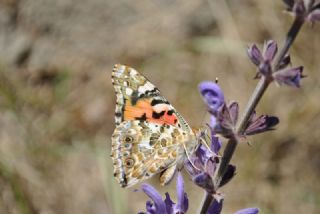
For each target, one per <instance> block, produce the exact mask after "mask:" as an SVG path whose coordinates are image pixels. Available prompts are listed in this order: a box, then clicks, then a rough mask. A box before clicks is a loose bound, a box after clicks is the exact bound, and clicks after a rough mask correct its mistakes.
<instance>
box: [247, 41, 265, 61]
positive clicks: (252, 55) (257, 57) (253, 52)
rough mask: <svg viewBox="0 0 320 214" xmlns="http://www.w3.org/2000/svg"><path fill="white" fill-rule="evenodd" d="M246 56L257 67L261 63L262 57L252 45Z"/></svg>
mask: <svg viewBox="0 0 320 214" xmlns="http://www.w3.org/2000/svg"><path fill="white" fill-rule="evenodd" d="M247 53H248V56H249V58H250V60H251V62H252V63H253V64H255V65H256V66H259V64H260V63H261V62H262V55H261V52H260V50H259V49H258V47H257V46H256V45H255V44H252V45H251V46H250V47H249V48H248V50H247Z"/></svg>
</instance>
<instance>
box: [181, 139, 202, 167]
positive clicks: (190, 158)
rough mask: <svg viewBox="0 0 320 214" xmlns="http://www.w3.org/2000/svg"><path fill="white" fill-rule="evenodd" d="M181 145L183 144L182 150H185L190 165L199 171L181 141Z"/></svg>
mask: <svg viewBox="0 0 320 214" xmlns="http://www.w3.org/2000/svg"><path fill="white" fill-rule="evenodd" d="M182 145H183V148H184V150H185V151H186V155H187V158H188V160H189V162H190V163H191V165H192V166H193V167H194V168H195V169H196V170H199V171H200V170H201V169H199V168H198V167H196V166H195V165H194V163H193V162H192V160H191V158H190V156H189V154H188V150H187V147H186V145H185V144H184V143H183V144H182Z"/></svg>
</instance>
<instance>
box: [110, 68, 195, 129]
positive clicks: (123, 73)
mask: <svg viewBox="0 0 320 214" xmlns="http://www.w3.org/2000/svg"><path fill="white" fill-rule="evenodd" d="M112 82H113V85H114V88H115V91H116V97H117V100H116V111H115V122H116V125H119V124H120V123H121V122H123V121H128V120H141V121H148V122H151V123H157V124H160V125H163V124H167V125H173V126H177V127H179V128H182V129H184V130H186V131H189V132H192V130H191V128H190V126H189V125H188V124H187V122H186V121H185V120H184V119H183V117H182V116H181V115H180V114H179V113H178V112H177V111H176V110H175V109H174V108H173V106H172V105H171V104H170V103H169V102H168V101H167V100H166V99H165V98H164V97H162V96H161V95H160V91H159V89H158V88H156V87H155V86H154V85H153V84H152V83H151V82H149V81H148V80H147V78H146V77H144V76H143V75H141V74H140V73H139V72H138V71H136V70H135V69H133V68H131V67H128V66H125V65H119V64H117V65H115V66H114V69H113V72H112Z"/></svg>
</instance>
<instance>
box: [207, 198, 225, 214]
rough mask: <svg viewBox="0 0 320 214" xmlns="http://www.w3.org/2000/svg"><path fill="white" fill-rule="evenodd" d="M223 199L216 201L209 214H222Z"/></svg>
mask: <svg viewBox="0 0 320 214" xmlns="http://www.w3.org/2000/svg"><path fill="white" fill-rule="evenodd" d="M222 205H223V199H221V200H220V201H218V200H216V199H215V200H214V201H213V202H212V204H211V205H210V207H209V209H208V214H220V213H221V210H222Z"/></svg>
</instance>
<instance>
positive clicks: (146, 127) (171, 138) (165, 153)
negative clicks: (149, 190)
mask: <svg viewBox="0 0 320 214" xmlns="http://www.w3.org/2000/svg"><path fill="white" fill-rule="evenodd" d="M112 82H113V85H114V88H115V91H116V110H115V123H116V128H115V130H114V132H113V135H112V146H111V157H112V160H113V165H114V176H115V177H116V179H117V180H118V182H119V183H120V185H121V186H122V187H129V186H132V185H134V184H136V183H137V182H139V181H141V180H144V179H147V178H150V177H151V176H153V175H155V174H158V173H161V176H160V183H161V184H166V183H168V182H169V181H170V179H171V178H172V177H173V175H174V172H175V171H176V169H177V168H181V166H182V164H183V162H184V160H185V158H187V156H188V155H189V154H191V153H192V152H193V151H194V150H195V148H196V146H197V145H198V143H197V137H196V135H195V133H194V132H193V131H192V129H191V128H190V126H189V125H188V124H187V122H186V121H185V120H184V119H183V118H182V116H181V115H180V114H179V113H178V112H177V111H176V110H175V109H174V108H173V106H172V105H171V104H170V103H169V102H168V101H167V100H166V99H165V98H164V97H162V96H161V95H160V91H159V90H158V89H157V88H156V87H155V86H154V85H153V84H152V83H150V82H149V81H148V80H147V79H146V78H145V77H144V76H143V75H141V74H140V73H138V72H137V71H136V70H135V69H133V68H131V67H128V66H124V65H119V64H117V65H115V66H114V69H113V72H112Z"/></svg>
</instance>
